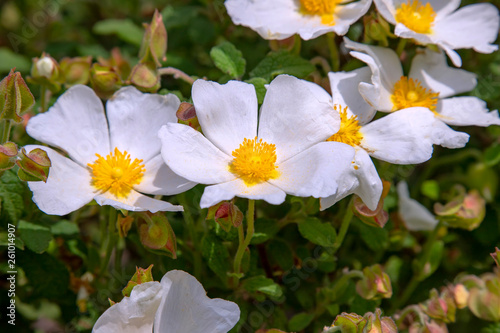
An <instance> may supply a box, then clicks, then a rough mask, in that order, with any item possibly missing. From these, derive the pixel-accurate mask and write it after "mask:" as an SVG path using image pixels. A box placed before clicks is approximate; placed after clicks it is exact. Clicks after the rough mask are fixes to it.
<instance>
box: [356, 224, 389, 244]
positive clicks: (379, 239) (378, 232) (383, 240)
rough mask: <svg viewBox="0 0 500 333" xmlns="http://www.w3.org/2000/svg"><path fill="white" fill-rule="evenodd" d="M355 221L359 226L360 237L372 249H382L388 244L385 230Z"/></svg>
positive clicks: (387, 235)
mask: <svg viewBox="0 0 500 333" xmlns="http://www.w3.org/2000/svg"><path fill="white" fill-rule="evenodd" d="M358 222H360V223H356V225H357V227H358V228H359V232H360V235H361V238H362V239H363V241H364V242H365V243H366V245H367V246H368V247H369V248H370V249H371V250H373V251H376V252H378V251H382V250H384V249H386V248H387V247H388V246H389V234H388V232H387V230H385V229H382V228H375V227H371V226H369V225H366V224H364V223H363V222H361V221H359V220H358Z"/></svg>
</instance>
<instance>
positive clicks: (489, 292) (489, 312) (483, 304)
mask: <svg viewBox="0 0 500 333" xmlns="http://www.w3.org/2000/svg"><path fill="white" fill-rule="evenodd" d="M481 280H482V283H481V284H479V285H478V286H476V287H472V288H470V289H469V302H468V306H469V309H470V310H471V312H472V313H473V314H474V315H475V316H476V317H478V318H481V319H483V320H488V321H493V322H498V321H500V270H498V269H497V270H496V272H495V273H487V274H484V275H482V276H481Z"/></svg>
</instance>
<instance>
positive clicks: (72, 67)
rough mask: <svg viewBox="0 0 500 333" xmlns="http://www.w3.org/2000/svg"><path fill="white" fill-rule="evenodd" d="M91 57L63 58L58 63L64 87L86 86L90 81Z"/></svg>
mask: <svg viewBox="0 0 500 333" xmlns="http://www.w3.org/2000/svg"><path fill="white" fill-rule="evenodd" d="M91 64H92V57H91V56H88V57H76V58H63V59H62V60H61V63H60V69H61V75H62V77H63V81H64V83H65V84H66V86H68V87H71V86H73V85H75V84H87V83H88V82H89V80H90V66H91Z"/></svg>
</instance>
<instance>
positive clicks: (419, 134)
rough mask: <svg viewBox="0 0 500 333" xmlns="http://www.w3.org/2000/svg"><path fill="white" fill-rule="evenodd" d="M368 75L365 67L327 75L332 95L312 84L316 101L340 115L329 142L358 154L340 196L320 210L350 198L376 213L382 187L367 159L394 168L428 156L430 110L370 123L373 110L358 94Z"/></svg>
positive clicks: (324, 201)
mask: <svg viewBox="0 0 500 333" xmlns="http://www.w3.org/2000/svg"><path fill="white" fill-rule="evenodd" d="M370 74H371V72H370V69H369V68H368V67H363V68H359V69H357V70H354V71H351V72H347V73H346V72H337V73H329V74H328V76H329V79H330V85H331V90H332V96H330V95H329V94H328V93H327V92H326V91H325V90H323V89H322V88H321V87H319V86H318V85H315V84H313V83H310V85H311V87H310V89H311V90H312V91H314V92H315V94H316V96H317V98H318V99H319V100H321V101H325V103H329V104H330V105H332V107H331V112H332V113H340V119H341V124H340V130H339V131H338V132H337V133H335V134H334V135H332V136H331V137H330V138H328V140H329V141H337V142H343V143H345V144H348V145H350V146H352V147H354V148H355V151H356V155H355V157H354V161H353V163H352V166H351V167H350V168H348V169H346V171H345V172H344V174H343V175H342V177H340V179H341V180H340V182H339V188H338V191H337V192H336V193H335V194H334V195H331V196H328V197H323V198H321V200H320V206H321V209H322V210H323V209H326V208H328V207H330V206H331V205H333V204H334V203H336V202H337V201H339V200H340V199H342V198H344V197H346V196H348V195H350V194H352V193H355V194H357V195H358V196H359V197H361V199H362V200H363V202H364V203H365V204H366V205H367V206H368V208H370V209H371V210H375V209H376V207H377V205H378V202H379V200H380V196H381V194H382V189H383V187H382V181H381V180H380V177H379V176H378V173H377V170H376V169H375V166H374V165H373V162H372V161H371V159H370V156H371V157H375V158H377V159H380V160H383V161H387V162H390V163H394V164H415V163H422V162H425V161H427V160H428V159H429V158H430V157H431V156H432V150H433V147H432V145H433V142H432V140H431V133H432V131H433V124H434V123H435V119H434V116H433V115H432V112H430V111H429V110H427V109H425V108H421V107H414V108H409V109H407V110H405V111H404V112H397V113H394V114H390V115H387V116H385V117H382V118H380V119H377V120H374V121H372V119H373V117H374V116H375V109H374V108H373V107H371V106H370V105H368V104H367V103H366V102H365V101H364V100H363V98H361V96H360V94H359V92H358V86H359V84H360V83H361V82H366V81H368V80H370ZM322 121H323V122H327V121H328V118H325V119H322Z"/></svg>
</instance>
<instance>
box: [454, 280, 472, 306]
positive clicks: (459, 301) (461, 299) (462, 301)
mask: <svg viewBox="0 0 500 333" xmlns="http://www.w3.org/2000/svg"><path fill="white" fill-rule="evenodd" d="M452 291H453V298H454V299H455V304H456V305H457V308H459V309H463V308H465V307H466V306H467V302H468V300H469V291H468V290H467V288H465V286H464V285H463V284H460V283H459V284H457V285H456V286H453V287H452Z"/></svg>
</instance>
